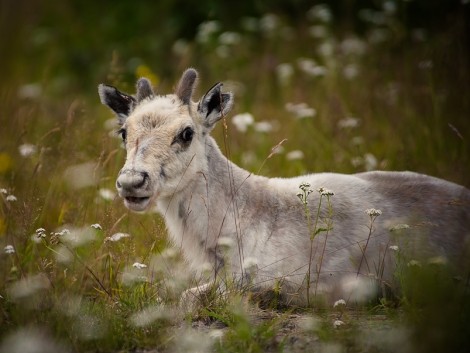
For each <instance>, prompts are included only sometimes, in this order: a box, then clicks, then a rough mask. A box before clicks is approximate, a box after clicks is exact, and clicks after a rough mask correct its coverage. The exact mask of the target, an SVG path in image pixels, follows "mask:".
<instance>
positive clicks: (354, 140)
mask: <svg viewBox="0 0 470 353" xmlns="http://www.w3.org/2000/svg"><path fill="white" fill-rule="evenodd" d="M351 143H352V144H353V145H354V146H359V145H362V144H364V138H363V137H362V136H354V137H353V138H352V139H351Z"/></svg>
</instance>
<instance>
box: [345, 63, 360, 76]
mask: <svg viewBox="0 0 470 353" xmlns="http://www.w3.org/2000/svg"><path fill="white" fill-rule="evenodd" d="M358 75H359V67H358V66H357V65H355V64H349V65H346V66H345V67H344V68H343V76H344V78H346V79H348V80H352V79H354V78H356V77H357V76H358Z"/></svg>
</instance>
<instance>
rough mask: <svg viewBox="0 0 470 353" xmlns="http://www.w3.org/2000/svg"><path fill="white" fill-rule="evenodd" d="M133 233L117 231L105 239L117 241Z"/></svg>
mask: <svg viewBox="0 0 470 353" xmlns="http://www.w3.org/2000/svg"><path fill="white" fill-rule="evenodd" d="M130 236H131V235H130V234H128V233H115V234H113V235H111V236H110V237H106V239H105V241H113V242H116V241H119V240H121V239H123V238H129V237H130Z"/></svg>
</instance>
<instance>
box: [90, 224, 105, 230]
mask: <svg viewBox="0 0 470 353" xmlns="http://www.w3.org/2000/svg"><path fill="white" fill-rule="evenodd" d="M91 228H94V229H99V230H102V229H103V228H101V225H100V224H99V223H95V224H92V225H91Z"/></svg>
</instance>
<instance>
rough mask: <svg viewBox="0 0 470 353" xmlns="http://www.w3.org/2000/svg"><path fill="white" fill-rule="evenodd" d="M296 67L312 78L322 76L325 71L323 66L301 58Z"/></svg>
mask: <svg viewBox="0 0 470 353" xmlns="http://www.w3.org/2000/svg"><path fill="white" fill-rule="evenodd" d="M297 65H298V66H299V68H300V70H302V71H303V72H305V73H306V74H307V75H309V76H312V77H317V76H324V75H325V74H326V71H327V70H326V68H325V67H324V66H320V65H317V64H316V63H315V61H313V60H312V59H307V58H301V59H299V60H298V61H297Z"/></svg>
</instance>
